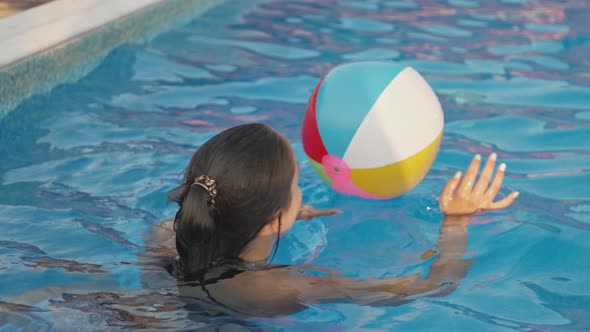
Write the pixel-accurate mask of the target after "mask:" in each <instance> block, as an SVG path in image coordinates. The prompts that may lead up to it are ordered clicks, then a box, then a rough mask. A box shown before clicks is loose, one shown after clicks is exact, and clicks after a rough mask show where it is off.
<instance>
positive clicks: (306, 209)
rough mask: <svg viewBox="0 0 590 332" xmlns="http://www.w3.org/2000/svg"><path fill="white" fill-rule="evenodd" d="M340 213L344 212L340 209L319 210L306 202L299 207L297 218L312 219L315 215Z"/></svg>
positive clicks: (322, 215)
mask: <svg viewBox="0 0 590 332" xmlns="http://www.w3.org/2000/svg"><path fill="white" fill-rule="evenodd" d="M338 213H342V211H341V210H338V209H326V210H318V209H316V208H314V207H313V206H311V205H308V204H305V205H303V206H302V207H301V208H300V209H299V214H298V215H297V220H310V219H313V218H315V217H324V216H331V215H333V214H338Z"/></svg>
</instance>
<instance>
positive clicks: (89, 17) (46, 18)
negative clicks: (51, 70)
mask: <svg viewBox="0 0 590 332" xmlns="http://www.w3.org/2000/svg"><path fill="white" fill-rule="evenodd" d="M164 2H166V0H133V1H120V0H54V1H51V2H48V3H45V4H42V5H40V6H36V7H33V8H30V9H28V10H25V11H23V12H20V13H16V14H14V15H11V16H8V17H6V18H3V19H0V50H2V52H0V71H2V70H5V69H7V68H10V67H11V66H14V65H16V64H18V63H19V62H22V61H26V59H27V58H29V57H31V56H34V55H35V54H39V53H41V52H43V51H45V50H48V49H51V48H54V47H58V46H59V45H61V44H64V43H67V42H68V41H69V40H72V39H75V38H78V37H80V36H82V35H84V34H86V33H89V32H91V31H93V30H95V29H97V28H100V27H102V26H104V25H106V24H109V23H110V22H112V21H115V20H119V19H121V18H124V17H126V16H129V15H132V14H133V13H135V12H138V11H140V10H143V9H146V8H148V7H150V6H157V5H159V4H162V3H164Z"/></svg>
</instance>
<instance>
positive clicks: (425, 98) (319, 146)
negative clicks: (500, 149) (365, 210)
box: [303, 62, 444, 199]
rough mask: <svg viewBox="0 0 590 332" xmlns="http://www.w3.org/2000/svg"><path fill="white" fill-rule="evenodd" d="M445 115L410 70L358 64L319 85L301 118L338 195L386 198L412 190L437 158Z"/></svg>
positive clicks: (317, 163)
mask: <svg viewBox="0 0 590 332" xmlns="http://www.w3.org/2000/svg"><path fill="white" fill-rule="evenodd" d="M443 122H444V115H443V112H442V108H441V106H440V102H439V101H438V98H437V97H436V95H435V94H434V92H433V91H432V89H431V88H430V86H429V85H428V83H426V81H425V80H424V78H422V76H420V74H418V72H416V71H415V70H414V69H412V68H411V67H405V66H402V65H399V64H396V63H392V62H356V63H350V64H345V65H341V66H338V67H335V68H334V69H332V70H331V71H330V72H328V74H327V75H325V76H324V77H323V78H322V80H321V81H320V82H319V84H318V85H317V87H316V88H315V91H314V92H313V95H312V96H311V98H310V100H309V104H308V106H307V110H306V113H305V118H304V120H303V148H304V150H305V153H306V154H307V156H308V157H309V159H310V161H311V164H312V165H313V167H314V168H315V170H316V171H317V172H318V173H319V175H320V176H321V177H322V178H323V179H324V180H325V181H326V182H327V183H328V184H329V185H330V186H331V187H332V188H334V190H336V191H338V192H340V193H344V194H351V195H356V196H360V197H364V198H374V199H388V198H393V197H395V196H399V195H401V194H403V193H405V192H407V191H409V190H410V189H412V188H414V187H415V186H416V185H417V184H418V183H419V182H420V181H421V180H422V179H423V178H424V176H425V175H426V173H427V172H428V170H429V169H430V167H431V166H432V163H433V161H434V159H435V157H436V154H437V152H438V148H439V146H440V141H441V138H442V134H443Z"/></svg>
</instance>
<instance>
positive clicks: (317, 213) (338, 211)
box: [313, 209, 342, 217]
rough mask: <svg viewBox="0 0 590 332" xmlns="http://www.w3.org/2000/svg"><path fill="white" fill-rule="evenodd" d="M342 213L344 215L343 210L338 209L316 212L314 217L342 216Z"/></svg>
mask: <svg viewBox="0 0 590 332" xmlns="http://www.w3.org/2000/svg"><path fill="white" fill-rule="evenodd" d="M340 213H342V210H338V209H326V210H314V211H313V216H314V217H325V216H331V215H334V214H340Z"/></svg>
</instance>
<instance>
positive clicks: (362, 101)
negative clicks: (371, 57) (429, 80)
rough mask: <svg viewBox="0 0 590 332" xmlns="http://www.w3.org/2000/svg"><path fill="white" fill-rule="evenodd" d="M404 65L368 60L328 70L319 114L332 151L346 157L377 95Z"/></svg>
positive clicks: (322, 86) (319, 94) (328, 147)
mask: <svg viewBox="0 0 590 332" xmlns="http://www.w3.org/2000/svg"><path fill="white" fill-rule="evenodd" d="M404 68H405V67H404V66H401V65H399V64H396V63H393V62H378V61H366V62H355V63H349V64H345V65H341V66H338V67H336V68H334V69H332V71H330V72H329V73H328V75H327V76H326V77H325V79H324V81H323V82H322V85H321V86H320V90H319V92H318V97H317V101H316V117H317V121H318V128H319V131H320V136H321V137H322V141H323V142H324V145H325V146H326V149H327V150H328V153H329V154H332V155H335V156H338V157H340V158H342V157H343V156H344V153H345V152H346V149H347V148H348V145H349V144H350V142H351V140H352V138H353V136H354V134H355V133H356V131H357V129H358V128H359V126H360V124H361V123H362V121H363V120H364V118H365V116H366V115H367V113H368V112H369V110H370V109H371V107H372V106H373V104H375V102H376V101H377V98H379V96H380V95H381V93H382V92H383V90H384V89H385V88H386V87H387V85H389V83H390V82H391V81H392V80H393V78H394V77H395V76H397V74H399V73H400V72H401V71H402V70H403V69H404ZM368 148H370V147H368Z"/></svg>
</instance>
